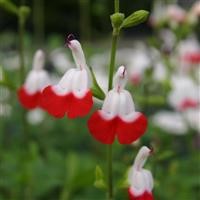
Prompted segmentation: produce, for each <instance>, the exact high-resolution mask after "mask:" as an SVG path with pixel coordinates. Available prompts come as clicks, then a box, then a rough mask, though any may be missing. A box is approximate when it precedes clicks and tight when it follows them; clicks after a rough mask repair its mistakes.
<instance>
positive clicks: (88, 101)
mask: <svg viewBox="0 0 200 200" xmlns="http://www.w3.org/2000/svg"><path fill="white" fill-rule="evenodd" d="M68 103H69V106H68V110H67V116H68V117H69V118H71V119H73V118H76V117H83V116H85V115H87V114H88V113H89V112H90V110H91V108H92V105H93V100H92V93H91V91H88V92H87V93H86V94H85V96H84V97H82V98H81V99H79V98H77V97H76V96H75V95H73V94H71V95H70V97H69V98H68Z"/></svg>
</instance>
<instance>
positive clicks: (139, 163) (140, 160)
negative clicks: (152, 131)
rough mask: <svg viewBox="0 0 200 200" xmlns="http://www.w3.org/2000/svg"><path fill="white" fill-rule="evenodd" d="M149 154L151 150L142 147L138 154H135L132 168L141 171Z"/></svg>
mask: <svg viewBox="0 0 200 200" xmlns="http://www.w3.org/2000/svg"><path fill="white" fill-rule="evenodd" d="M150 152H151V149H149V148H148V147H146V146H143V147H142V148H141V149H140V150H139V152H138V154H137V156H136V158H135V162H134V168H135V169H136V170H141V169H142V167H143V166H144V164H145V162H146V160H147V158H148V157H149V155H150Z"/></svg>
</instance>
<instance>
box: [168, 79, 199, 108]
mask: <svg viewBox="0 0 200 200" xmlns="http://www.w3.org/2000/svg"><path fill="white" fill-rule="evenodd" d="M199 95H200V86H199V85H196V84H195V83H194V81H193V80H192V79H190V78H189V77H186V76H180V75H179V76H173V78H172V90H171V91H170V93H169V96H168V102H169V104H170V105H171V106H172V107H174V108H175V109H176V110H179V111H183V110H186V109H188V108H195V107H197V106H198V105H199V103H200V96H199Z"/></svg>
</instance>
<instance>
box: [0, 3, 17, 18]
mask: <svg viewBox="0 0 200 200" xmlns="http://www.w3.org/2000/svg"><path fill="white" fill-rule="evenodd" d="M0 7H1V8H3V9H4V10H6V11H7V12H10V13H12V14H15V15H18V8H17V6H16V5H15V4H13V3H12V2H10V1H9V0H0Z"/></svg>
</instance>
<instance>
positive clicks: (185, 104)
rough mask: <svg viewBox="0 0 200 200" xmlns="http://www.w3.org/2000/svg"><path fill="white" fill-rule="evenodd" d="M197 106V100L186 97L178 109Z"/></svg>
mask: <svg viewBox="0 0 200 200" xmlns="http://www.w3.org/2000/svg"><path fill="white" fill-rule="evenodd" d="M197 106H198V101H196V100H194V99H190V98H186V99H185V100H184V101H183V102H181V104H180V110H181V111H184V110H186V109H188V108H196V107H197Z"/></svg>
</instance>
